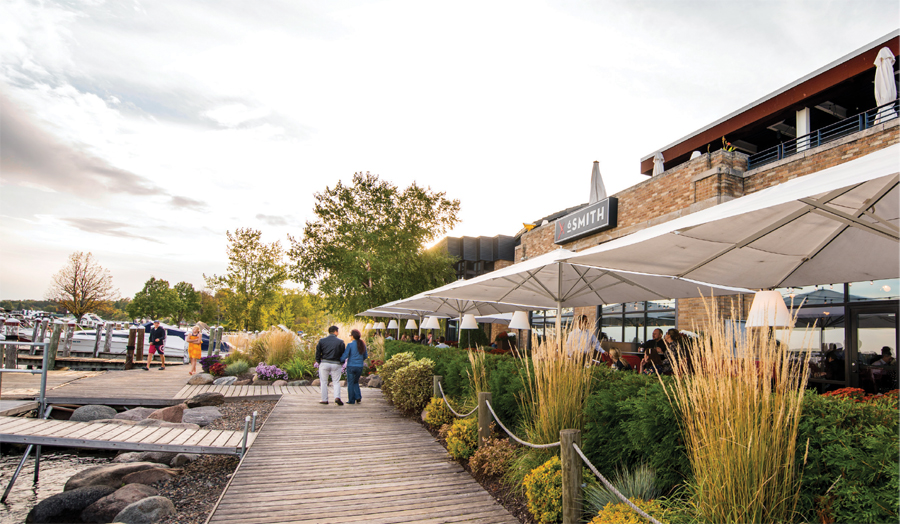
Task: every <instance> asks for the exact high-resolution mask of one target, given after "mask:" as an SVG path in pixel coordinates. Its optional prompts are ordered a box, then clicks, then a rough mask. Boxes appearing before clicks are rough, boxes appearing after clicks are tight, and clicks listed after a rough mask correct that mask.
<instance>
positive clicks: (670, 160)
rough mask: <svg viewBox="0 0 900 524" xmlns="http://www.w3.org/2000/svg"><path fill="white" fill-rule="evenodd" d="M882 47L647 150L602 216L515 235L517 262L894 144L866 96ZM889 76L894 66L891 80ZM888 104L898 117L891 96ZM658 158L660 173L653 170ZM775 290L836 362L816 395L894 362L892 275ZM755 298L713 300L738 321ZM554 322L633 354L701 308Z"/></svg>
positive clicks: (672, 305) (883, 41)
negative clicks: (585, 323) (880, 360)
mask: <svg viewBox="0 0 900 524" xmlns="http://www.w3.org/2000/svg"><path fill="white" fill-rule="evenodd" d="M884 47H887V48H888V49H890V51H891V52H892V53H893V54H894V55H897V54H900V31H898V32H894V33H891V34H889V35H886V36H884V37H882V38H880V39H878V40H876V41H874V42H872V43H871V44H869V45H867V46H864V47H863V48H860V49H858V50H856V51H854V52H852V53H850V54H848V55H846V56H844V57H842V58H840V59H838V60H836V61H834V62H832V63H831V64H828V65H827V66H825V67H823V68H821V69H819V70H817V71H814V72H813V73H811V74H809V75H807V76H805V77H803V78H800V79H798V80H797V81H795V82H793V83H791V84H789V85H787V86H785V87H783V88H781V89H779V90H777V91H775V92H773V93H771V94H769V95H766V96H764V97H762V98H760V99H759V100H756V101H754V102H752V103H751V104H749V105H747V106H745V107H742V108H740V109H738V110H737V111H735V112H733V113H731V114H729V115H727V116H724V117H723V118H721V119H719V120H717V121H715V122H712V123H710V124H709V125H707V126H704V127H703V128H701V129H698V130H696V131H694V132H693V133H690V134H689V135H687V136H685V137H682V138H680V139H678V140H676V141H674V142H672V143H671V144H668V145H666V146H664V147H662V148H660V149H659V150H658V151H654V152H652V153H649V154H648V155H647V156H645V157H644V158H642V159H640V171H641V172H642V173H643V174H645V175H647V177H648V178H647V180H645V181H643V182H641V183H638V184H636V185H634V186H632V187H629V188H628V189H625V190H624V191H621V192H619V193H617V194H615V195H611V196H610V197H609V202H607V204H606V206H607V207H605V208H604V210H603V213H605V214H604V215H603V217H602V218H603V219H602V220H598V218H600V216H601V214H600V213H599V212H598V211H597V210H596V209H595V207H596V206H597V205H598V204H592V205H591V206H588V204H581V205H576V206H573V207H570V208H568V209H565V210H561V211H559V212H558V213H554V214H551V215H549V216H546V217H542V218H540V219H538V220H536V221H534V222H533V224H534V227H533V228H532V229H523V230H522V231H520V232H519V233H518V234H517V235H516V236H515V242H516V245H515V261H516V262H520V261H523V260H527V259H529V258H533V257H535V256H538V255H542V254H544V253H548V252H550V251H553V250H555V249H558V248H565V249H569V250H572V251H580V250H583V249H586V248H588V247H593V246H596V245H598V244H602V243H604V242H607V241H610V240H613V239H615V238H619V237H622V236H624V235H628V234H631V233H634V232H636V231H640V230H642V229H644V228H647V227H650V226H654V225H657V224H661V223H664V222H668V221H670V220H673V219H675V218H678V217H681V216H684V215H687V214H690V213H695V212H697V211H700V210H703V209H707V208H711V207H713V206H716V205H719V204H722V203H724V202H728V201H730V200H733V199H736V198H740V197H742V196H746V195H750V194H752V193H755V192H758V191H760V190H762V189H765V188H769V187H772V186H776V185H778V184H781V183H783V182H786V181H788V180H791V179H794V178H797V177H803V176H807V175H810V174H813V173H817V172H819V171H821V170H823V169H826V168H829V167H833V166H836V165H839V164H842V163H845V162H849V161H852V160H855V159H858V158H861V157H864V156H865V155H868V154H870V153H872V152H874V151H878V150H881V149H883V148H886V147H889V146H891V145H893V144H897V143H898V135H900V133H898V131H900V119H898V118H896V113H894V116H893V117H891V118H890V119H886V118H882V117H881V116H882V115H883V114H884V107H885V106H882V108H881V109H880V110H879V106H878V104H877V103H876V100H875V96H874V90H873V80H874V75H875V64H874V63H875V59H876V55H878V53H879V50H881V49H882V48H884ZM897 69H898V64H896V63H895V64H894V82H895V84H896V81H897ZM892 104H893V106H892V107H894V108H895V109H896V108H897V102H896V100H895V101H894V102H892ZM879 111H880V112H879ZM723 139H724V140H725V141H727V143H728V144H725V143H724V141H723ZM658 154H661V155H662V158H663V164H662V166H661V168H662V169H660V168H657V170H656V171H657V173H656V174H653V173H654V157H657V155H658ZM898 165H900V159H898ZM659 171H661V172H659ZM585 185H586V186H587V183H586V184H585ZM648 256H665V254H664V253H658V254H656V255H653V254H652V253H648ZM898 274H900V268H898ZM779 291H781V292H782V294H783V296H784V297H785V298H786V300H787V301H788V302H789V303H790V301H791V300H792V299H793V300H794V301H796V302H800V300H802V299H805V300H806V302H805V305H804V306H803V310H802V312H801V315H800V323H801V324H808V325H812V323H813V322H816V323H817V324H816V325H817V329H816V331H817V334H816V338H815V340H814V342H813V347H814V348H822V349H825V350H828V349H834V350H835V351H837V353H834V354H836V355H840V356H841V358H842V359H843V360H844V363H845V372H844V373H843V374H839V375H835V376H831V377H829V378H824V377H819V378H813V379H812V381H814V382H817V383H818V384H819V385H820V387H822V388H825V387H832V388H833V387H843V386H854V387H857V386H858V387H862V386H867V387H869V386H871V384H869V382H872V380H873V378H872V377H871V376H869V375H867V371H866V370H867V368H868V364H869V363H870V362H871V361H872V360H873V359H874V358H877V357H876V355H878V354H880V351H881V348H882V346H888V347H890V348H891V351H892V352H893V354H894V357H895V358H896V357H897V346H898V298H900V280H898V279H897V278H893V279H889V280H884V281H872V282H868V281H867V282H822V283H820V284H819V285H818V286H809V287H807V288H792V289H780V290H779ZM752 299H753V295H749V294H748V295H736V296H729V297H723V298H720V299H717V300H718V301H719V305H720V311H723V312H724V313H725V316H726V318H728V319H730V321H731V322H736V323H738V324H740V323H742V322H743V321H744V320H745V319H746V315H747V313H748V311H749V309H750V304H751V302H752ZM732 311H733V314H732ZM562 314H563V320H564V321H571V319H572V318H573V315H579V316H580V315H582V314H585V315H587V316H588V317H589V318H590V319H591V321H595V322H596V325H597V329H598V331H603V332H605V333H606V334H607V335H608V336H609V337H610V339H611V340H613V341H616V342H617V343H619V345H621V346H622V347H623V349H631V350H633V351H636V350H637V345H638V344H639V343H640V342H643V341H645V340H646V339H647V338H648V337H650V336H651V333H652V331H653V329H655V328H656V327H659V328H662V329H663V331H665V329H667V328H670V327H675V328H678V329H686V330H691V328H692V327H694V326H696V325H698V324H700V323H702V322H703V320H704V316H705V309H704V305H703V301H702V299H699V298H697V299H679V300H664V301H655V302H636V303H628V304H606V305H597V306H596V307H593V308H576V309H575V310H574V311H573V310H571V309H569V310H565V309H564V310H563V311H562ZM555 315H556V312H555V311H552V310H551V311H546V312H539V311H535V312H532V317H531V318H532V327H533V329H534V330H535V333H537V334H538V335H540V334H541V333H542V332H543V330H544V329H546V328H550V327H551V326H553V325H554V324H555V320H556V319H555ZM499 329H502V328H501V327H495V329H494V331H497V330H499ZM791 344H792V347H793V345H794V344H795V341H791ZM893 380H894V381H896V376H894V377H893ZM875 386H877V385H875ZM894 387H896V386H894Z"/></svg>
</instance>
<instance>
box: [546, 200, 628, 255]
mask: <svg viewBox="0 0 900 524" xmlns="http://www.w3.org/2000/svg"><path fill="white" fill-rule="evenodd" d="M618 211H619V200H618V199H617V198H615V197H609V198H607V199H606V200H601V201H599V202H597V203H596V204H591V205H589V206H587V207H584V208H581V209H579V210H578V211H576V212H574V213H570V214H568V215H566V216H564V217H562V218H559V219H557V220H556V224H555V226H554V233H553V238H554V240H553V242H554V243H556V244H566V243H568V242H571V241H573V240H578V239H579V238H581V237H585V236H587V235H592V234H594V233H599V232H600V231H605V230H607V229H612V228H614V227H616V218H617V215H618Z"/></svg>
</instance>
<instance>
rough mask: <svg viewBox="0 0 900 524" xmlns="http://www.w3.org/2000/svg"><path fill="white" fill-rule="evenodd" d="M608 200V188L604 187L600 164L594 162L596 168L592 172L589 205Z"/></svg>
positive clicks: (596, 161)
mask: <svg viewBox="0 0 900 524" xmlns="http://www.w3.org/2000/svg"><path fill="white" fill-rule="evenodd" d="M605 199H606V186H605V185H603V177H602V176H600V162H599V161H598V160H594V168H593V169H592V170H591V198H590V200H589V201H588V204H595V203H597V202H599V201H601V200H605Z"/></svg>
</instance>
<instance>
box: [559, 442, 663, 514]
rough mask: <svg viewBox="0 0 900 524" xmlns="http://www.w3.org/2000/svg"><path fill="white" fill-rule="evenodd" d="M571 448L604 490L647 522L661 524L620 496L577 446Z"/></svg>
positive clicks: (573, 445)
mask: <svg viewBox="0 0 900 524" xmlns="http://www.w3.org/2000/svg"><path fill="white" fill-rule="evenodd" d="M572 448H574V449H575V453H578V456H579V457H581V460H582V461H583V462H584V463H585V465H586V466H587V467H588V469H590V470H591V473H593V474H594V475H595V476H596V477H597V478H598V479H600V482H602V483H603V485H604V486H606V488H607V489H608V490H610V491H612V492H613V494H614V495H615V496H617V497H619V499H621V500H622V502H624V503H625V504H628V505H629V506H630V507H631V509H633V510H634V511H636V512H637V514H638V515H640V516H642V517H644V518H645V519H647V520H649V521H650V522H652V523H653V524H662V523H661V522H660V521H658V520H656V519H655V518H653V517H651V516H650V515H648V514H647V513H646V512H644V510H642V509H641V508H639V507H637V506H635V505H634V503H633V502H631V501H630V500H628V499H627V498H626V497H625V495H622V493H620V492H619V490H617V489H616V488H615V486H613V485H612V484H611V483H610V482H609V481H608V480H606V477H604V476H603V475H601V474H600V472H599V471H597V468H595V467H594V465H593V464H591V461H590V460H588V458H587V457H585V456H584V453H583V452H582V451H581V448H579V447H578V444H572Z"/></svg>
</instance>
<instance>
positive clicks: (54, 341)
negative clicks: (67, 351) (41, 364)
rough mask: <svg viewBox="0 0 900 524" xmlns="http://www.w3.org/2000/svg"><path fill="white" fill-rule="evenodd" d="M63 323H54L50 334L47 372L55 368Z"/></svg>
mask: <svg viewBox="0 0 900 524" xmlns="http://www.w3.org/2000/svg"><path fill="white" fill-rule="evenodd" d="M62 331H63V323H62V322H54V323H53V330H52V331H51V332H50V346H49V347H48V348H47V371H50V370H52V369H54V368H56V352H57V351H58V350H59V337H60V335H62Z"/></svg>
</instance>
